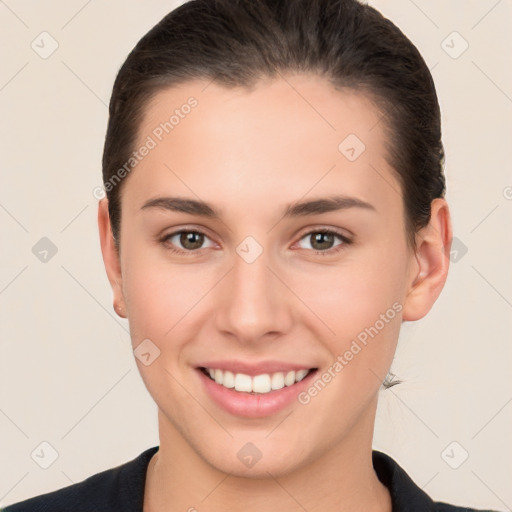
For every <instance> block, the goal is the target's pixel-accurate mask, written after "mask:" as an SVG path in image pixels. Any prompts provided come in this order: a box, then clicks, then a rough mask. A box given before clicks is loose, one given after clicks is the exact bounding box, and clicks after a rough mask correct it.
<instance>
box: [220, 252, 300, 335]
mask: <svg viewBox="0 0 512 512" xmlns="http://www.w3.org/2000/svg"><path fill="white" fill-rule="evenodd" d="M274 267H276V265H271V262H270V261H269V258H268V257H267V254H266V252H265V251H264V252H263V253H262V254H261V255H260V256H259V257H258V258H257V259H256V260H255V261H252V262H249V261H246V260H245V259H244V258H243V257H242V256H240V255H239V254H237V253H235V254H234V258H233V267H232V268H231V270H230V272H229V273H228V274H227V275H226V277H225V278H224V279H223V284H222V287H220V289H219V294H218V296H217V297H216V300H217V301H218V302H217V308H216V322H217V328H218V329H219V331H221V332H222V333H223V334H224V335H230V336H232V337H234V338H235V339H237V340H238V341H239V342H240V343H246V344H247V343H255V342H258V341H259V340H261V339H263V338H265V337H278V336H279V335H282V334H284V333H286V332H288V331H289V330H290V329H291V326H292V323H293V314H292V307H293V303H292V298H293V294H292V293H291V292H290V290H288V289H287V287H286V285H285V284H284V283H285V281H286V279H285V276H283V275H280V272H279V270H276V268H274Z"/></svg>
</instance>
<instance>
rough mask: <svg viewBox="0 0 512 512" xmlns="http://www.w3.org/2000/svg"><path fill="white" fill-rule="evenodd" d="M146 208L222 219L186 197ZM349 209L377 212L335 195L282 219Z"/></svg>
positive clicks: (298, 205) (292, 208)
mask: <svg viewBox="0 0 512 512" xmlns="http://www.w3.org/2000/svg"><path fill="white" fill-rule="evenodd" d="M146 208H160V209H164V210H169V211H173V212H181V213H189V214H191V215H199V216H201V217H206V218H210V219H218V220H220V219H221V218H222V213H221V211H220V210H218V209H217V208H215V207H214V206H213V205H211V204H210V203H207V202H205V201H198V200H196V199H190V198H185V197H156V198H154V199H150V200H149V201H147V202H146V203H144V205H143V206H142V208H141V210H144V209H146ZM349 208H362V209H365V210H370V211H374V212H376V209H375V207H374V206H373V205H371V204H370V203H367V202H366V201H363V200H362V199H358V198H357V197H350V196H343V195H335V196H329V197H321V198H318V199H312V200H308V201H299V202H295V203H291V204H289V205H287V206H286V207H285V209H284V211H283V214H282V217H283V218H290V217H304V216H308V215H320V214H322V213H328V212H332V211H338V210H347V209H349Z"/></svg>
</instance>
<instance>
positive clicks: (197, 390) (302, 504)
mask: <svg viewBox="0 0 512 512" xmlns="http://www.w3.org/2000/svg"><path fill="white" fill-rule="evenodd" d="M442 163H443V146H442V143H441V129H440V113H439V106H438V102H437V97H436V92H435V88H434V84H433V81H432V77H431V75H430V73H429V70H428V68H427V66H426V65H425V62H424V60H423V59H422V57H421V56H420V54H419V53H418V51H417V49H416V48H415V47H414V46H413V45H412V43H411V42H410V41H409V40H408V39H407V38H406V37H405V36H404V35H403V34H402V33H401V32H400V30H399V29H398V28H397V27H395V26H394V25H393V24H392V23H391V22H390V21H389V20H386V19H385V18H383V17H382V15H381V14H380V13H378V12H377V11H376V10H375V9H373V8H371V7H369V6H366V5H362V4H360V3H359V2H357V1H356V0H280V1H275V0H258V1H254V0H243V1H242V0H241V1H233V0H218V1H217V0H213V1H212V0H196V1H192V2H188V3H186V4H184V5H182V6H180V7H179V8H178V9H176V10H175V11H173V12H172V13H170V14H169V15H168V16H166V17H165V18H164V19H163V20H162V21H161V22H160V23H159V24H158V25H156V26H155V27H154V28H153V29H152V30H151V31H150V32H149V33H148V34H146V35H145V36H144V37H143V38H142V40H141V41H140V42H139V43H138V44H137V45H136V47H135V48H134V50H133V51H132V52H131V53H130V55H129V56H128V58H127V60H126V62H125V63H124V65H123V66H122V68H121V70H120V71H119V74H118V76H117V79H116V81H115V84H114V89H113V93H112V98H111V102H110V119H109V125H108V130H107V136H106V141H105V149H104V157H103V181H104V186H105V190H106V193H107V198H106V199H102V200H101V201H100V203H99V210H98V221H99V231H100V239H101V247H102V253H103V259H104V262H105V268H106V271H107V275H108V278H109V281H110V283H111V286H112V289H113V294H114V308H115V310H116V312H117V313H118V314H119V315H120V316H122V317H124V318H127V319H128V320H129V324H130V334H131V339H132V344H133V348H134V353H135V356H136V358H137V364H138V366H139V369H140V372H141V375H142V378H143V380H144V382H145V384H146V386H147V389H148V391H149V392H150V394H151V396H152V397H153V399H154V400H155V402H156V404H157V405H158V422H159V434H160V445H159V446H158V447H152V448H150V449H148V450H146V451H145V452H143V453H142V454H141V455H140V456H139V457H137V458H136V459H134V460H133V461H131V462H128V463H126V464H124V465H122V466H120V467H117V468H113V469H110V470H107V471H105V472H102V473H99V474H97V475H93V476H92V477H90V478H89V479H87V480H85V481H84V482H80V483H78V484H74V485H72V486H70V487H67V488H65V489H61V490H58V491H54V492H52V493H49V494H45V495H42V496H39V497H35V498H32V499H30V500H26V501H24V502H21V503H19V504H16V505H13V506H11V507H8V508H7V511H9V512H17V511H29V510H52V511H57V510H76V511H80V510H83V511H85V510H98V511H99V510H101V511H114V510H123V511H138V512H140V511H144V512H156V511H164V510H165V511H175V510H189V511H194V510H199V511H202V510H205V511H206V510H208V511H220V510H223V511H226V510H238V509H240V508H241V507H243V508H244V510H249V511H251V510H280V511H283V510H284V511H288V510H289V511H292V510H307V511H309V512H313V511H316V510H324V511H326V510H327V511H344V512H348V511H356V510H357V511H360V510H365V511H371V512H377V511H379V512H389V511H394V512H396V511H406V510H407V511H427V510H428V511H434V510H435V511H449V510H453V511H455V510H469V509H467V508H459V507H457V506H454V505H448V504H443V503H434V502H433V500H431V498H429V497H428V495H427V494H426V493H424V492H423V491H422V490H421V489H420V488H419V487H417V486H416V484H414V483H413V482H412V480H411V479H410V478H409V477H408V476H407V474H406V473H405V471H404V470H403V469H401V468H400V467H399V466H398V464H397V463H396V462H395V461H394V460H393V459H392V458H391V457H389V456H387V455H385V454H383V453H380V452H377V451H372V436H373V429H374V421H375V413H376V407H377V397H378V392H379V389H380V388H381V387H382V386H384V387H386V386H391V385H393V384H395V383H396V382H395V381H393V380H392V379H390V378H389V377H387V375H388V371H389V368H390V365H391V362H392V359H393V356H394V353H395V349H396V344H397V340H398V335H399V331H400V326H401V323H402V321H414V320H418V319H420V318H422V317H424V316H425V315H426V314H427V313H428V311H429V310H430V309H431V307H432V305H433V304H434V302H435V301H436V300H437V298H438V297H439V295H440V293H441V291H442V289H443V286H444V284H445V281H446V278H447V272H448V266H449V250H450V244H451V239H452V228H451V222H450V214H449V209H448V204H447V202H446V201H445V199H444V192H445V183H444V176H443V170H442Z"/></svg>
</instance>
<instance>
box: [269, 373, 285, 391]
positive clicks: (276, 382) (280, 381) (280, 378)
mask: <svg viewBox="0 0 512 512" xmlns="http://www.w3.org/2000/svg"><path fill="white" fill-rule="evenodd" d="M271 386H272V389H281V388H284V373H283V372H277V373H274V375H272V381H271Z"/></svg>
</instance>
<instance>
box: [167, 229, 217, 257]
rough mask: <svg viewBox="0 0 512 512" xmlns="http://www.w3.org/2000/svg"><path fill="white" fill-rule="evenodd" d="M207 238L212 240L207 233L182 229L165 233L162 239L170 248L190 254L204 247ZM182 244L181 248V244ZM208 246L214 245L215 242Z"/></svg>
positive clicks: (173, 250)
mask: <svg viewBox="0 0 512 512" xmlns="http://www.w3.org/2000/svg"><path fill="white" fill-rule="evenodd" d="M205 240H210V239H209V238H208V237H207V235H205V234H204V233H202V232H201V231H196V230H180V231H174V232H173V233H169V234H167V235H165V236H164V237H163V238H162V239H161V240H160V241H161V242H162V243H163V244H164V245H165V246H166V248H167V249H168V250H170V251H171V252H174V253H177V254H184V255H189V254H190V253H194V252H199V250H200V249H203V248H204V247H203V244H204V242H205ZM210 242H211V240H210ZM178 244H179V245H181V247H182V248H183V249H182V248H180V247H179V245H178ZM208 247H214V244H213V242H211V245H209V246H208Z"/></svg>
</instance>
